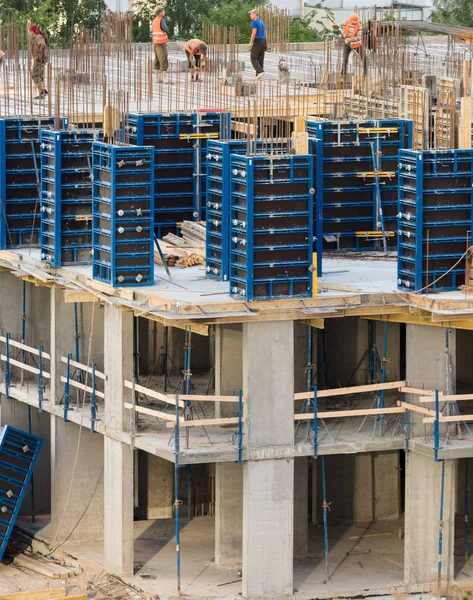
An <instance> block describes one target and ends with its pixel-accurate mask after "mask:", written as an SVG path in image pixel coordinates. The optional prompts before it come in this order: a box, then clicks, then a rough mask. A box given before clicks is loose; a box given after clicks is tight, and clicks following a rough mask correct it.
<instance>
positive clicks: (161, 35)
mask: <svg viewBox="0 0 473 600" xmlns="http://www.w3.org/2000/svg"><path fill="white" fill-rule="evenodd" d="M161 19H162V17H155V18H154V20H153V44H165V43H166V42H167V41H168V34H167V33H166V32H165V31H163V30H162V29H161Z"/></svg>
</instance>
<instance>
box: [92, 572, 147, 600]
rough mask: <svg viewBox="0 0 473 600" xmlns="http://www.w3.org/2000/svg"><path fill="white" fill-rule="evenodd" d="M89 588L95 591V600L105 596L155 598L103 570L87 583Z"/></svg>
mask: <svg viewBox="0 0 473 600" xmlns="http://www.w3.org/2000/svg"><path fill="white" fill-rule="evenodd" d="M89 589H90V590H91V591H93V592H95V600H103V599H105V598H110V599H113V600H155V599H156V598H157V596H155V595H151V594H146V593H144V592H142V591H141V590H139V589H138V588H136V587H134V586H132V585H130V584H128V583H125V582H124V581H123V580H122V579H120V577H116V576H115V575H111V574H110V573H104V572H102V573H101V574H100V575H98V576H97V577H96V578H95V579H94V580H93V581H91V582H90V583H89Z"/></svg>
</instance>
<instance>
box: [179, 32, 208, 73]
mask: <svg viewBox="0 0 473 600" xmlns="http://www.w3.org/2000/svg"><path fill="white" fill-rule="evenodd" d="M184 50H185V51H186V56H187V64H188V66H189V69H192V79H194V71H195V72H196V73H195V80H196V81H198V80H199V71H200V70H201V69H203V68H204V67H205V57H206V56H207V44H206V43H205V42H203V41H202V40H198V39H197V38H194V39H192V40H189V41H188V42H186V45H185V46H184Z"/></svg>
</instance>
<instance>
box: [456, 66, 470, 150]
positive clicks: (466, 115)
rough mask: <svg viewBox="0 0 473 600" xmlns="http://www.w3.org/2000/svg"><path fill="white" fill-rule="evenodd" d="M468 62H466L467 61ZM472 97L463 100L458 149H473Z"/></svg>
mask: <svg viewBox="0 0 473 600" xmlns="http://www.w3.org/2000/svg"><path fill="white" fill-rule="evenodd" d="M465 62H466V61H465ZM471 106H472V103H471V96H465V97H463V98H462V99H461V107H460V124H459V127H458V147H459V148H467V149H468V148H471Z"/></svg>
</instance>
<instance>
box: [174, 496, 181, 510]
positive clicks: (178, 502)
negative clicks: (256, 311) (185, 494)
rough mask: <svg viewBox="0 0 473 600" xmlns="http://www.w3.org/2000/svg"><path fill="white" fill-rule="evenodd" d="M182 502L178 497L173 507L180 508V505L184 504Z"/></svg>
mask: <svg viewBox="0 0 473 600" xmlns="http://www.w3.org/2000/svg"><path fill="white" fill-rule="evenodd" d="M182 504H183V503H182V500H179V499H176V500H174V502H173V503H172V507H173V508H174V510H176V508H179V507H180V506H182Z"/></svg>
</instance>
